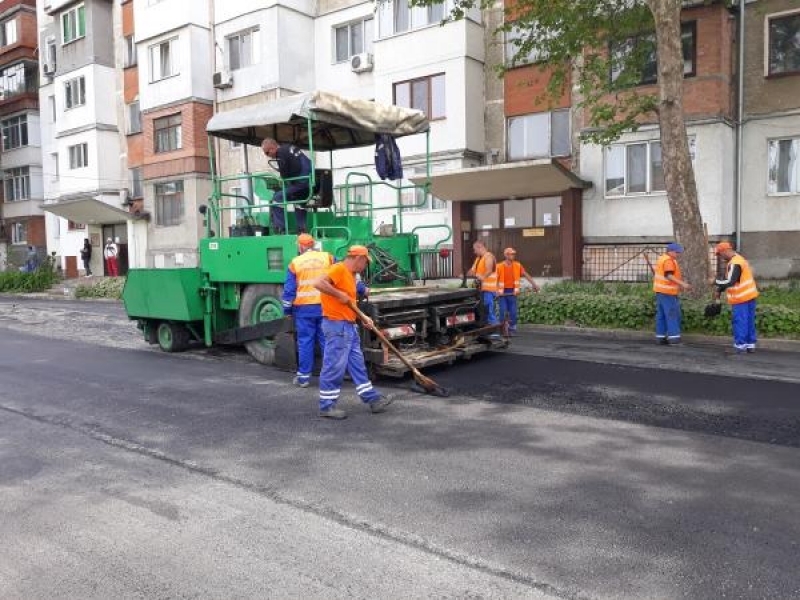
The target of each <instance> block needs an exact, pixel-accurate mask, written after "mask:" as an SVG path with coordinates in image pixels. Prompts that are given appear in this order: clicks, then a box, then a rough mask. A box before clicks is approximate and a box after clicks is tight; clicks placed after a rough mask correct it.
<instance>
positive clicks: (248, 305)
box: [239, 283, 283, 366]
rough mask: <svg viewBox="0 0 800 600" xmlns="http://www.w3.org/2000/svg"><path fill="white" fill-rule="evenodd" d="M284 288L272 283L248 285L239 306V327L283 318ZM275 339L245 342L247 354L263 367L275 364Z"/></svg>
mask: <svg viewBox="0 0 800 600" xmlns="http://www.w3.org/2000/svg"><path fill="white" fill-rule="evenodd" d="M282 295H283V286H282V285H278V284H272V283H255V284H252V285H248V286H247V287H246V288H244V292H242V299H241V302H240V304H239V327H245V326H247V325H255V324H256V323H262V322H265V321H272V320H274V319H282V318H283V304H282V303H281V296H282ZM275 345H276V342H275V339H274V338H263V339H261V340H253V341H251V342H245V345H244V347H245V348H246V349H247V353H248V354H249V355H250V356H252V357H253V358H254V359H255V360H256V361H257V362H260V363H261V364H262V365H270V366H272V365H273V364H274V363H275Z"/></svg>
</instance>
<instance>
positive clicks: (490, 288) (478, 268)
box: [472, 252, 497, 293]
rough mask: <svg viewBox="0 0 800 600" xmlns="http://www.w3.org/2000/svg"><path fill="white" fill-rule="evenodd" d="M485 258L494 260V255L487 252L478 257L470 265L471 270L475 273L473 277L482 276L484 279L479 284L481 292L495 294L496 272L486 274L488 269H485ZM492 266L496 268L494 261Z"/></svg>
mask: <svg viewBox="0 0 800 600" xmlns="http://www.w3.org/2000/svg"><path fill="white" fill-rule="evenodd" d="M487 256H490V257H492V258H494V255H493V254H492V253H491V252H487V253H486V254H484V255H483V256H479V257H478V258H476V259H475V262H474V263H472V270H473V271H475V275H482V276H483V277H484V279H483V281H482V282H481V291H484V292H492V293H495V292H497V271H493V272H491V273H488V269H487V268H486V257H487ZM494 264H495V268H496V267H497V261H496V260H495V261H494Z"/></svg>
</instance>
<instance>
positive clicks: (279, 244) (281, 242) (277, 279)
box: [200, 235, 297, 283]
mask: <svg viewBox="0 0 800 600" xmlns="http://www.w3.org/2000/svg"><path fill="white" fill-rule="evenodd" d="M295 256H297V236H295V235H267V236H247V237H234V238H206V239H203V240H200V264H201V269H202V270H203V272H204V273H207V274H208V278H209V280H210V281H212V282H220V281H224V282H230V283H283V282H284V280H285V279H286V268H287V267H288V266H289V262H290V261H291V260H292V259H293V258H294V257H295Z"/></svg>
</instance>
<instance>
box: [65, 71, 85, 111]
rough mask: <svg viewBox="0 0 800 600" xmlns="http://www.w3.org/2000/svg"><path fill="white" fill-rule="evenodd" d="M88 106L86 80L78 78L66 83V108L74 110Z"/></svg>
mask: <svg viewBox="0 0 800 600" xmlns="http://www.w3.org/2000/svg"><path fill="white" fill-rule="evenodd" d="M84 104H86V78H85V77H83V76H81V77H76V78H75V79H70V80H69V81H67V82H65V83H64V106H65V107H66V108H74V107H76V106H83V105H84Z"/></svg>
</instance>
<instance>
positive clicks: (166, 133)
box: [153, 113, 181, 152]
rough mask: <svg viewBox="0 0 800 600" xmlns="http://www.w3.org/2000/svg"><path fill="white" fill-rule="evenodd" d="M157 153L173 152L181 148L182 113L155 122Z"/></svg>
mask: <svg viewBox="0 0 800 600" xmlns="http://www.w3.org/2000/svg"><path fill="white" fill-rule="evenodd" d="M153 128H154V129H155V151H156V152H172V151H173V150H180V148H181V113H178V114H175V115H170V116H168V117H161V118H160V119H156V120H154V121H153Z"/></svg>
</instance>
